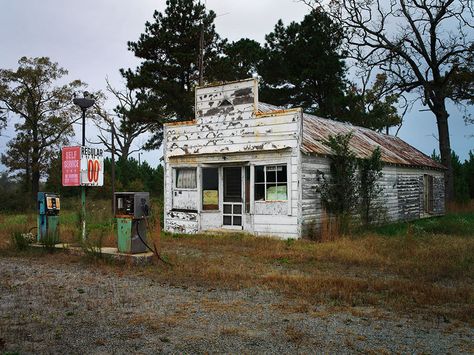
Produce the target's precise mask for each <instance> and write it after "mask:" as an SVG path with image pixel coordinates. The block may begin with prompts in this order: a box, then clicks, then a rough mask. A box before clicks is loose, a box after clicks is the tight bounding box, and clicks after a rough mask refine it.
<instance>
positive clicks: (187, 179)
mask: <svg viewBox="0 0 474 355" xmlns="http://www.w3.org/2000/svg"><path fill="white" fill-rule="evenodd" d="M196 187H197V184H196V169H195V168H177V169H176V188H177V189H195V188H196Z"/></svg>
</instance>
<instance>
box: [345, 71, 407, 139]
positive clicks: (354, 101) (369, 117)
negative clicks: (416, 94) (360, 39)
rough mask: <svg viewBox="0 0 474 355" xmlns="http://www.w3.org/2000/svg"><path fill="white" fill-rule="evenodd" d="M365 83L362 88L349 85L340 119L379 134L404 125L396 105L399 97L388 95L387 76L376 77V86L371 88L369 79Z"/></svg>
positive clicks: (392, 94)
mask: <svg viewBox="0 0 474 355" xmlns="http://www.w3.org/2000/svg"><path fill="white" fill-rule="evenodd" d="M366 79H367V80H364V81H363V84H362V88H360V89H359V88H358V87H357V85H356V84H349V87H348V88H347V89H346V93H345V97H344V106H343V107H344V109H343V110H342V112H341V114H340V116H339V118H340V119H342V120H344V121H348V122H350V123H352V124H354V125H356V126H361V127H367V128H370V129H373V130H375V131H378V132H382V131H385V133H386V134H389V128H390V127H394V126H398V127H400V126H401V125H402V116H403V115H402V116H401V115H399V114H398V110H397V107H396V104H397V103H398V101H399V95H397V94H395V93H390V94H387V93H386V92H385V87H386V85H387V81H386V79H387V77H386V75H385V74H378V75H376V80H375V82H374V84H373V85H372V86H371V87H369V86H368V84H367V82H368V79H369V78H368V77H367V78H366Z"/></svg>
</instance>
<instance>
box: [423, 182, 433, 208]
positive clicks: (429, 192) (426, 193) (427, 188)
mask: <svg viewBox="0 0 474 355" xmlns="http://www.w3.org/2000/svg"><path fill="white" fill-rule="evenodd" d="M423 202H424V206H423V207H424V208H423V209H424V211H425V212H426V213H431V212H433V176H432V175H427V174H425V175H423Z"/></svg>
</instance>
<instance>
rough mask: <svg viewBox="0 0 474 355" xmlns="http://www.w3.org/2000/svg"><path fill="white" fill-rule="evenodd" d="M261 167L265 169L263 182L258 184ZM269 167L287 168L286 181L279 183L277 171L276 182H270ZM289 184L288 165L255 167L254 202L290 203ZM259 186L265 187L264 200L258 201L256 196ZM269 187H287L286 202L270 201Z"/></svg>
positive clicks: (276, 172)
mask: <svg viewBox="0 0 474 355" xmlns="http://www.w3.org/2000/svg"><path fill="white" fill-rule="evenodd" d="M260 167H263V182H257V169H258V168H260ZM268 167H275V168H276V169H278V167H285V168H286V171H285V172H286V173H285V174H284V177H285V181H284V182H279V181H278V170H275V181H270V182H268V181H267V168H268ZM288 184H289V181H288V164H287V163H280V164H262V165H255V166H254V181H253V185H254V193H253V200H254V202H256V203H258V202H288V201H289V198H288V195H289V191H288ZM257 185H260V186H263V187H264V200H257V199H256V198H255V194H256V191H257ZM268 185H270V186H276V187H278V186H286V199H285V200H281V199H278V200H268V196H267V190H268Z"/></svg>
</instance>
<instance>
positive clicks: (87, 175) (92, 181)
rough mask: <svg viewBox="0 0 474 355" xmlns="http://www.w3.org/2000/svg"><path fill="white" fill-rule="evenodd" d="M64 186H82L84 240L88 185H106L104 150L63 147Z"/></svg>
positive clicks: (83, 235)
mask: <svg viewBox="0 0 474 355" xmlns="http://www.w3.org/2000/svg"><path fill="white" fill-rule="evenodd" d="M62 171H63V174H62V184H63V186H81V187H82V188H81V202H82V216H83V218H82V240H85V239H86V219H85V216H86V193H85V187H86V186H103V185H104V150H103V149H100V148H91V147H85V146H77V147H63V148H62Z"/></svg>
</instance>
